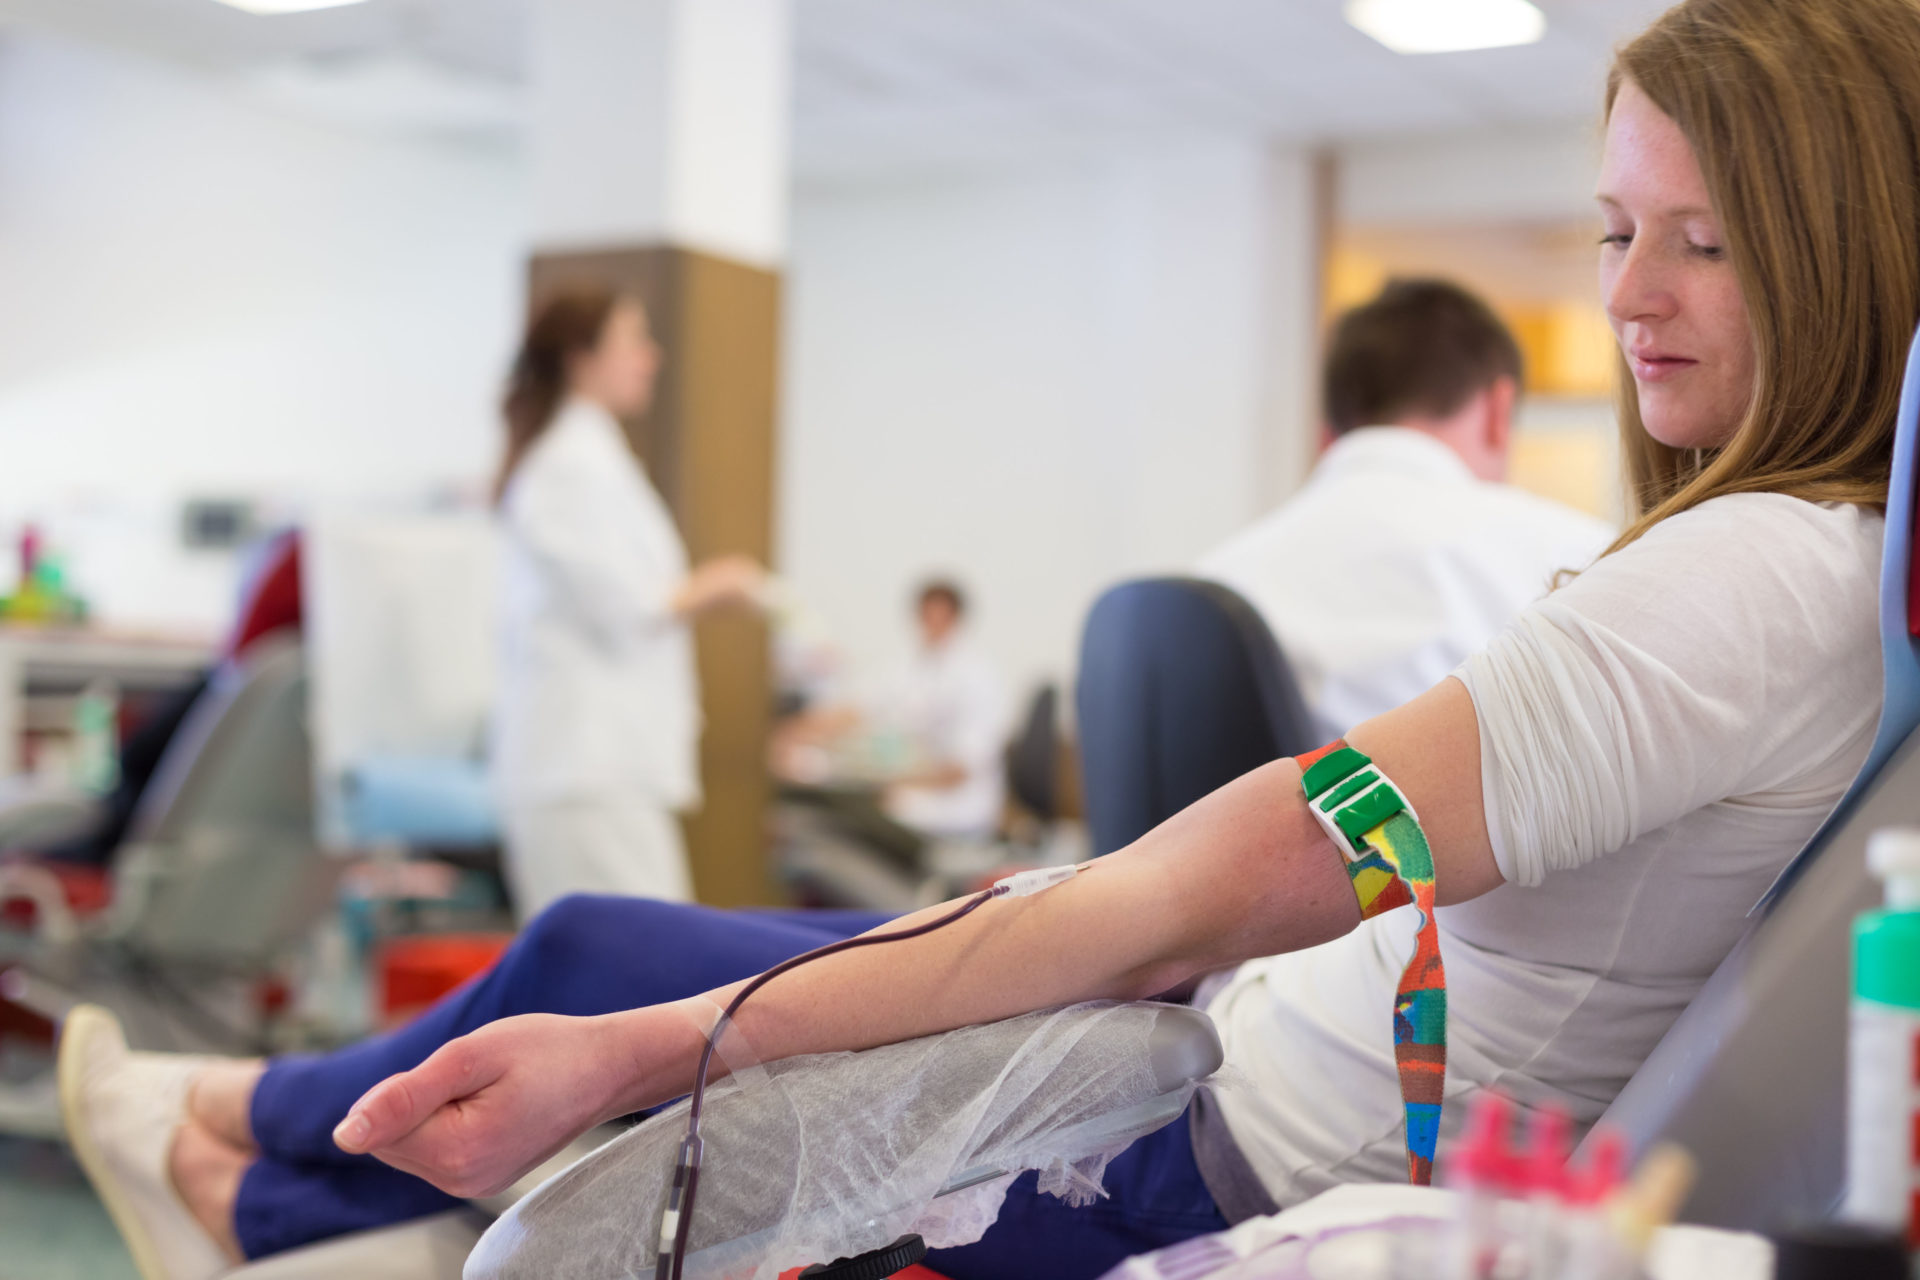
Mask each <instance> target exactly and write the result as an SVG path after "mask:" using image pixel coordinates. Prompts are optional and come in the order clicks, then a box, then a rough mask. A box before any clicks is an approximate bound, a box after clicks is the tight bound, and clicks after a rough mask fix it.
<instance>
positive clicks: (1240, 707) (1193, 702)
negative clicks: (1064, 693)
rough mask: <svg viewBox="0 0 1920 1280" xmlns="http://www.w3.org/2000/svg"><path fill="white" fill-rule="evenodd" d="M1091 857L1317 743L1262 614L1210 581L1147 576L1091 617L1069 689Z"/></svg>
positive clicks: (1115, 591)
mask: <svg viewBox="0 0 1920 1280" xmlns="http://www.w3.org/2000/svg"><path fill="white" fill-rule="evenodd" d="M1076 711H1077V716H1078V722H1079V725H1078V727H1079V734H1078V737H1079V742H1080V767H1081V777H1082V783H1083V786H1084V789H1085V790H1084V798H1085V804H1086V814H1087V826H1088V829H1089V832H1090V834H1091V837H1092V842H1093V852H1094V853H1095V854H1103V853H1111V852H1113V851H1114V850H1115V849H1119V848H1121V847H1123V846H1125V845H1127V844H1129V843H1131V842H1132V841H1134V840H1135V839H1137V838H1138V837H1140V836H1142V835H1144V834H1146V832H1148V831H1149V830H1151V829H1152V828H1154V827H1155V826H1157V825H1159V824H1160V823H1161V822H1163V821H1165V820H1166V819H1167V818H1170V817H1172V816H1173V815H1174V814H1176V813H1178V812H1179V811H1180V810H1182V809H1184V808H1186V807H1187V806H1188V805H1190V804H1192V803H1193V802H1194V801H1196V800H1198V799H1200V798H1201V797H1202V796H1204V795H1207V794H1208V793H1209V792H1212V791H1215V790H1217V789H1218V788H1220V787H1223V786H1225V785H1226V784H1227V783H1229V782H1231V781H1233V780H1234V779H1235V778H1237V777H1239V776H1240V775H1242V774H1244V773H1247V772H1250V771H1251V770H1254V769H1257V768H1259V767H1260V766H1261V765H1263V764H1266V763H1268V762H1269V761H1272V760H1277V759H1279V758H1280V757H1282V756H1289V755H1297V754H1299V753H1300V752H1302V751H1308V750H1311V749H1312V748H1313V747H1315V746H1317V745H1319V744H1317V743H1315V742H1313V741H1312V738H1313V725H1312V721H1311V720H1310V719H1309V718H1308V715H1307V710H1306V706H1305V704H1304V702H1302V700H1301V697H1300V691H1299V689H1298V687H1297V685H1296V684H1295V682H1294V678H1293V672H1292V671H1291V670H1290V669H1289V668H1288V666H1287V661H1286V658H1285V657H1284V656H1283V655H1282V654H1281V652H1280V647H1279V645H1278V644H1276V643H1275V641H1274V638H1273V634H1272V632H1270V631H1269V630H1268V629H1267V626H1266V623H1265V622H1264V621H1262V620H1261V618H1260V615H1259V614H1258V613H1257V612H1256V611H1255V610H1254V608H1253V606H1252V605H1250V604H1248V603H1247V602H1246V601H1245V600H1243V599H1242V598H1241V597H1240V596H1238V595H1236V594H1235V593H1234V592H1232V591H1231V590H1229V589H1227V588H1226V587H1223V586H1220V585H1218V584H1216V583H1211V582H1201V581H1197V580H1194V579H1189V578H1147V579H1142V580H1139V581H1134V582H1123V583H1121V584H1120V585H1118V586H1116V587H1112V588H1110V589H1109V590H1108V591H1107V592H1106V593H1105V594H1103V595H1102V596H1101V597H1100V598H1099V599H1098V600H1097V601H1095V602H1094V606H1093V609H1092V611H1091V612H1090V613H1089V614H1088V615H1087V623H1086V628H1085V630H1084V632H1083V633H1082V639H1081V645H1080V677H1079V686H1078V689H1077V690H1076Z"/></svg>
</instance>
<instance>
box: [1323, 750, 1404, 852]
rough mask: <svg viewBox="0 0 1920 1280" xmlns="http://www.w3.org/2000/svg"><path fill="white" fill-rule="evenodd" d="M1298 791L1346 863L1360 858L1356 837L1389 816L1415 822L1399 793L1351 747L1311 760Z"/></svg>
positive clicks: (1363, 847)
mask: <svg viewBox="0 0 1920 1280" xmlns="http://www.w3.org/2000/svg"><path fill="white" fill-rule="evenodd" d="M1300 785H1301V788H1302V789H1303V790H1304V791H1305V792H1306V794H1307V808H1308V809H1310V810H1312V811H1313V816H1314V819H1315V821H1317V822H1319V824H1320V826H1321V829H1322V830H1324V831H1325V832H1326V833H1327V838H1328V839H1329V840H1332V841H1333V842H1334V844H1335V845H1337V846H1339V848H1340V851H1341V853H1342V855H1344V856H1345V857H1346V859H1347V861H1349V862H1352V861H1354V860H1355V859H1356V858H1358V857H1360V856H1362V855H1364V854H1365V852H1366V842H1365V841H1364V840H1362V839H1361V837H1362V836H1364V835H1366V834H1367V832H1369V831H1371V830H1373V829H1374V828H1375V827H1377V826H1379V825H1380V824H1381V823H1383V822H1385V821H1386V820H1387V819H1389V818H1391V817H1393V816H1394V815H1395V814H1398V813H1404V814H1407V815H1408V816H1409V817H1411V818H1413V820H1414V821H1416V822H1418V821H1419V820H1420V815H1419V814H1417V813H1414V811H1413V806H1412V805H1410V804H1408V803H1407V798H1406V797H1405V796H1403V795H1401V794H1400V789H1399V788H1398V787H1396V786H1394V785H1393V783H1392V782H1390V781H1388V779H1387V777H1386V775H1385V774H1383V773H1381V772H1380V771H1379V770H1378V769H1377V768H1375V767H1374V764H1373V761H1372V760H1370V759H1368V758H1367V757H1366V756H1365V755H1363V754H1361V753H1360V752H1358V751H1355V750H1354V749H1353V748H1352V747H1341V748H1340V749H1339V750H1337V751H1332V752H1329V753H1328V754H1327V755H1325V756H1323V757H1321V758H1320V759H1319V760H1316V761H1315V762H1314V763H1313V764H1312V765H1311V766H1310V767H1309V768H1308V769H1307V771H1306V773H1305V774H1303V775H1302V776H1301V778H1300Z"/></svg>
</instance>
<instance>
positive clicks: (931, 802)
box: [773, 578, 1012, 843]
mask: <svg viewBox="0 0 1920 1280" xmlns="http://www.w3.org/2000/svg"><path fill="white" fill-rule="evenodd" d="M966 611H967V604H966V596H965V594H964V593H963V592H962V591H961V589H960V587H959V585H958V584H957V583H954V582H952V581H949V580H947V579H939V578H936V579H933V580H931V581H929V582H927V583H925V584H923V585H922V586H921V587H920V588H919V590H918V591H917V592H916V593H915V595H914V619H915V623H916V628H917V630H918V633H919V634H918V643H917V644H916V645H915V646H914V649H913V651H912V652H911V653H910V654H909V655H908V656H907V658H906V659H905V661H903V662H901V663H899V664H898V665H897V666H896V667H894V668H893V669H892V670H891V671H889V672H888V673H887V674H886V675H885V676H884V677H883V678H882V679H880V680H878V681H876V682H874V683H873V684H872V685H871V686H870V687H869V688H868V690H867V692H866V695H865V696H864V697H861V698H859V699H857V700H856V701H854V702H849V703H843V704H840V705H828V706H825V707H819V708H814V709H811V710H808V711H805V712H803V713H801V714H799V715H797V716H795V717H794V718H793V719H792V720H790V721H789V722H788V723H787V724H786V725H784V726H782V727H781V729H780V730H778V732H777V733H776V737H775V742H774V751H773V769H774V772H775V774H776V775H777V776H779V777H781V778H782V779H783V780H785V781H787V782H789V783H796V784H799V785H803V786H804V785H810V784H811V785H817V784H819V783H822V782H828V781H831V780H832V779H833V778H834V777H835V776H836V774H839V775H841V776H843V777H844V776H848V775H850V776H854V777H858V778H860V779H863V780H868V781H877V782H879V783H881V784H882V787H881V791H880V795H879V801H880V805H879V807H880V809H881V810H882V811H883V812H884V813H885V814H886V816H887V817H888V818H890V819H892V820H893V822H895V823H898V824H900V825H902V826H905V827H908V828H911V830H912V831H913V832H916V833H918V834H919V835H921V836H931V837H935V838H940V837H979V836H990V835H992V834H994V833H995V832H996V831H997V830H998V829H999V826H1000V817H1001V808H1002V806H1003V805H1004V803H1005V794H1006V784H1005V775H1004V770H1003V768H1002V764H1001V755H1002V753H1003V752H1004V750H1005V749H1006V744H1007V736H1008V734H1009V733H1010V732H1011V730H1012V719H1011V710H1010V706H1009V702H1008V698H1007V691H1006V683H1005V681H1003V680H1002V679H1001V677H1000V672H999V669H998V668H996V667H995V666H994V664H993V663H992V662H991V661H990V660H989V659H988V658H987V657H986V655H984V654H983V653H981V652H980V651H979V650H978V649H976V648H975V647H974V645H973V644H972V642H971V641H970V639H969V638H968V636H967V632H966V625H965V621H966ZM836 755H837V756H838V757H840V758H839V759H838V760H836V759H835V757H836ZM842 816H843V817H844V816H845V810H844V808H843V809H842ZM863 834H864V835H865V836H867V837H868V838H869V839H872V838H876V837H877V838H879V839H880V840H881V841H882V843H891V842H890V841H888V840H887V839H886V834H885V833H882V832H876V831H874V830H872V829H864V830H863Z"/></svg>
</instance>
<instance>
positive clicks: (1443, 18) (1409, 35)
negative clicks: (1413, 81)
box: [1347, 0, 1547, 53]
mask: <svg viewBox="0 0 1920 1280" xmlns="http://www.w3.org/2000/svg"><path fill="white" fill-rule="evenodd" d="M1347 21H1348V22H1351V23H1352V24H1353V25H1354V26H1356V27H1358V28H1360V30H1362V31H1364V32H1366V33H1367V34H1368V35H1370V36H1372V37H1373V38H1374V39H1375V40H1378V41H1379V42H1380V43H1381V44H1383V45H1385V46H1387V48H1389V49H1391V50H1393V51H1394V52H1395V53H1459V52H1461V51H1462V50H1466V49H1499V48H1503V47H1505V46H1507V45H1516V44H1532V43H1533V42H1534V41H1536V40H1538V39H1539V38H1540V37H1541V36H1542V35H1544V34H1545V33H1546V30H1547V19H1546V15H1545V14H1543V13H1541V12H1540V11H1539V10H1538V9H1536V8H1534V7H1533V5H1531V4H1529V3H1528V0H1347Z"/></svg>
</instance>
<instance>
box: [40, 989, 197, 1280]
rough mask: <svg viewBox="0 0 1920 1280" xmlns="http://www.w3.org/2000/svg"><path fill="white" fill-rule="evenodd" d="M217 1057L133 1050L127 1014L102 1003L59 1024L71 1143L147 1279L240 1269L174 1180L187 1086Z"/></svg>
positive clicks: (63, 1104) (63, 1105)
mask: <svg viewBox="0 0 1920 1280" xmlns="http://www.w3.org/2000/svg"><path fill="white" fill-rule="evenodd" d="M211 1061H214V1059H209V1058H203V1057H197V1056H191V1055H187V1054H172V1053H134V1052H132V1051H131V1050H129V1049H128V1048H127V1040H126V1036H125V1035H124V1034H122V1032H121V1030H120V1022H119V1020H118V1019H116V1018H115V1017H114V1016H113V1015H112V1014H111V1013H108V1012H107V1011H106V1010H105V1009H102V1008H99V1007H98V1006H95V1005H81V1006H80V1007H78V1008H76V1009H75V1010H74V1011H73V1012H72V1013H70V1014H68V1015H67V1018H66V1022H65V1024H64V1025H63V1026H62V1027H61V1030H60V1069H59V1076H60V1114H61V1118H62V1119H63V1120H64V1121H65V1122H66V1127H67V1140H68V1141H69V1142H71V1143H72V1144H73V1152H74V1155H75V1156H76V1157H77V1158H78V1159H79V1161H80V1167H81V1168H82V1169H83V1170H85V1171H86V1175H87V1178H88V1180H89V1181H91V1182H92V1183H93V1189H94V1190H95V1191H96V1192H98V1193H99V1195H100V1199H101V1201H102V1202H103V1203H105V1205H106V1207H107V1213H108V1214H109V1215H110V1216H111V1217H112V1218H113V1224H114V1226H116V1227H118V1228H119V1229H120V1235H121V1238H122V1239H124V1240H125V1241H126V1243H127V1250H128V1252H130V1253H131V1254H132V1255H133V1262H134V1265H135V1266H136V1267H138V1268H139V1270H140V1275H141V1280H211V1277H214V1276H218V1275H221V1274H222V1273H224V1272H226V1271H228V1270H229V1269H231V1267H232V1266H233V1262H232V1260H231V1259H230V1258H228V1257H227V1255H226V1253H225V1252H223V1251H222V1250H221V1248H220V1246H219V1245H218V1244H216V1243H215V1242H214V1240H213V1237H211V1236H209V1235H208V1234H207V1233H206V1230H205V1229H204V1228H202V1227H201V1225H200V1224H199V1223H198V1222H197V1221H195V1220H194V1216H193V1214H192V1213H191V1212H190V1211H189V1210H188V1209H187V1206H186V1205H185V1204H184V1203H182V1201H181V1199H180V1197H179V1195H178V1194H176V1193H175V1191H174V1189H173V1187H172V1185H171V1183H170V1182H169V1180H168V1177H167V1149H168V1146H169V1144H170V1143H171V1142H172V1139H173V1133H174V1130H175V1129H177V1128H178V1127H179V1126H180V1124H181V1122H182V1121H183V1120H185V1118H186V1101H187V1087H188V1085H190V1084H191V1083H192V1081H193V1077H194V1075H195V1073H196V1072H198V1071H199V1070H200V1069H201V1068H203V1067H205V1066H206V1065H207V1064H208V1063H209V1062H211Z"/></svg>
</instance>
